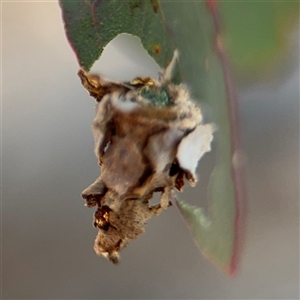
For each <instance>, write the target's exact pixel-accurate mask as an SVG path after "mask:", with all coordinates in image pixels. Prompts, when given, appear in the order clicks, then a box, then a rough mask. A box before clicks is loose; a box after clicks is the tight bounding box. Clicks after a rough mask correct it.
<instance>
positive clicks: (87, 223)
mask: <svg viewBox="0 0 300 300" xmlns="http://www.w3.org/2000/svg"><path fill="white" fill-rule="evenodd" d="M1 18H2V107H1V109H2V166H1V169H2V199H1V200H2V202H1V203H2V234H1V239H2V247H1V255H2V261H1V262H2V266H1V268H2V282H1V285H2V287H1V290H2V297H3V298H4V299H113V298H115V299H116V298H121V299H162V298H164V299H172V298H173V299H175V298H176V299H188V298H194V299H205V298H208V299H298V298H299V58H298V55H296V56H295V59H294V68H292V69H290V70H288V72H286V73H285V75H284V76H282V77H280V76H276V79H274V80H273V81H268V82H264V83H253V84H251V85H250V84H248V85H243V86H240V88H239V90H238V92H239V96H240V100H241V120H242V136H243V142H244V146H245V150H246V152H247V159H248V167H247V185H248V193H249V199H248V208H247V209H248V228H247V241H246V245H245V249H244V255H243V260H242V263H241V268H240V272H239V275H238V277H236V278H234V279H230V278H227V277H226V276H225V275H223V274H222V273H220V272H219V271H218V270H216V269H215V268H214V267H213V266H212V265H211V264H210V263H209V262H208V261H206V260H205V259H204V258H203V257H202V256H201V255H200V253H199V251H198V249H197V248H196V247H195V245H194V243H193V240H192V239H191V237H190V234H189V232H188V229H187V228H186V227H185V224H184V223H183V221H182V219H181V217H180V215H179V213H178V211H177V210H176V208H175V207H172V208H170V209H168V210H167V211H165V212H164V213H163V214H162V215H160V216H159V217H158V218H155V219H152V220H150V222H149V223H148V225H147V228H146V233H145V234H144V235H142V236H141V237H140V238H139V239H138V240H136V241H134V242H132V243H131V244H130V245H129V246H128V247H127V248H126V249H125V250H124V251H123V252H122V253H121V255H122V256H121V259H122V260H121V263H120V264H119V265H118V266H115V265H112V264H110V263H109V262H107V261H106V260H105V259H103V258H100V257H98V256H96V254H95V253H94V251H93V241H94V237H95V235H96V230H95V229H94V228H93V227H92V225H91V222H92V213H93V210H92V209H88V208H85V207H84V206H83V201H82V200H81V198H80V193H81V191H82V190H83V189H84V188H85V187H86V186H88V185H89V184H90V183H91V182H92V181H93V180H94V179H95V178H96V177H97V176H98V174H99V169H98V166H97V160H96V158H95V157H94V154H93V138H92V134H91V130H90V124H91V121H92V118H93V115H94V108H93V106H94V102H93V100H92V99H91V98H89V96H88V95H87V93H86V92H85V91H84V90H83V88H82V87H81V85H80V83H79V79H78V78H77V76H76V73H77V69H78V65H77V63H76V61H75V57H74V55H73V53H72V50H71V48H70V47H69V45H68V43H67V41H66V38H65V35H64V31H63V24H62V21H61V15H60V9H59V7H58V4H57V3H56V2H53V3H51V2H3V3H2V16H1ZM295 36H296V39H295V40H296V42H294V46H295V47H294V53H296V54H298V42H299V40H298V35H295ZM132 43H133V42H128V41H127V43H126V42H124V41H122V38H121V40H117V41H115V42H114V45H112V46H109V49H107V51H105V53H104V55H103V57H102V59H101V61H100V62H99V64H98V66H97V69H98V70H100V71H101V74H103V75H105V76H107V77H111V78H114V79H120V80H124V79H131V78H132V77H134V76H135V75H145V76H146V75H151V76H156V74H157V71H158V67H157V66H156V65H155V64H154V63H153V61H152V60H151V59H149V60H148V62H147V61H146V60H145V57H144V55H143V53H142V52H136V51H137V50H134V51H133V50H132V48H134V46H132ZM211 160H212V159H211V156H210V155H207V157H206V158H205V159H204V161H203V163H202V164H201V173H202V175H201V182H200V183H199V185H198V186H197V188H194V189H191V188H189V189H187V191H185V193H184V194H183V195H182V197H184V198H185V199H186V200H189V201H190V202H192V203H197V202H198V204H199V205H200V204H201V205H203V206H204V207H206V200H205V189H204V188H205V185H206V183H207V180H208V175H207V174H208V173H209V170H210V169H211ZM205 170H206V171H205ZM192 199H194V200H192ZM200 199H202V200H200Z"/></svg>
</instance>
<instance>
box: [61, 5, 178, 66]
mask: <svg viewBox="0 0 300 300" xmlns="http://www.w3.org/2000/svg"><path fill="white" fill-rule="evenodd" d="M60 6H61V8H62V14H63V19H64V23H65V30H66V34H67V37H68V39H69V42H70V44H71V46H72V48H73V50H74V52H75V54H76V56H77V59H78V62H79V64H80V66H81V67H83V68H84V69H85V70H86V71H88V70H89V69H90V68H91V66H92V65H93V63H94V62H95V61H96V60H97V59H98V58H99V56H100V54H101V53H102V51H103V48H104V47H105V46H106V45H107V44H108V43H109V42H110V41H111V40H112V39H113V38H115V37H116V36H117V35H118V34H120V33H129V34H132V35H135V36H138V37H139V38H140V39H141V42H142V44H143V46H144V48H145V49H146V50H147V51H148V53H149V54H150V55H151V56H153V58H154V59H155V60H156V62H157V63H158V64H159V65H161V66H165V65H167V62H169V61H170V60H171V58H172V55H173V48H174V47H173V46H172V45H171V43H170V39H169V38H168V34H167V31H166V29H165V27H164V25H163V21H162V16H161V14H160V11H159V10H158V3H157V1H155V0H152V1H150V0H146V1H143V0H122V1H120V0H109V1H108V0H78V1H69V0H60Z"/></svg>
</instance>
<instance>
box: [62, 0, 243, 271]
mask: <svg viewBox="0 0 300 300" xmlns="http://www.w3.org/2000/svg"><path fill="white" fill-rule="evenodd" d="M60 4H61V7H62V11H63V18H64V21H65V27H66V33H67V36H68V38H69V41H70V43H71V45H72V47H73V49H74V51H75V53H76V55H77V58H78V61H79V63H80V65H81V66H83V67H84V68H85V69H86V70H88V69H89V68H90V67H91V65H92V64H93V63H94V61H95V60H97V59H98V57H99V55H100V53H101V52H102V50H103V47H104V46H105V45H106V44H107V43H108V42H109V41H110V40H112V39H113V38H114V37H115V36H117V35H118V34H120V33H129V34H133V35H136V36H138V37H139V38H140V39H141V42H142V44H143V46H144V47H145V48H146V50H147V51H148V53H149V54H150V55H151V56H153V58H154V59H155V60H156V61H157V62H158V63H159V64H160V65H161V66H162V67H164V66H166V65H167V64H168V63H169V61H170V58H171V55H172V53H173V51H174V49H175V48H177V49H178V50H179V53H180V59H179V68H180V74H181V77H182V78H183V81H184V82H185V83H187V84H188V86H189V87H190V89H191V92H192V96H193V98H194V99H197V101H198V102H199V105H201V104H205V105H206V106H208V107H210V109H211V110H212V114H211V121H213V122H214V123H216V124H217V126H218V131H217V133H216V140H217V163H216V168H215V169H214V171H213V173H212V176H211V181H210V187H209V191H210V196H209V200H210V215H209V216H207V215H205V214H204V213H203V211H202V210H201V209H199V208H195V207H193V206H191V205H189V204H187V203H185V202H183V201H178V202H177V204H178V207H179V209H180V211H181V213H182V215H183V217H184V219H185V221H186V222H187V224H188V226H189V227H190V228H191V231H192V234H193V236H194V239H195V241H196V243H197V245H198V247H199V248H200V250H201V251H202V252H203V253H204V254H205V255H206V256H207V257H208V258H210V259H211V260H212V261H213V262H214V263H215V264H216V265H217V266H219V267H220V268H221V269H223V270H225V271H226V272H227V273H229V274H233V273H234V272H235V270H236V267H237V262H238V253H239V251H238V250H239V248H240V229H241V226H240V225H241V220H242V218H241V205H240V200H241V198H242V189H241V187H242V184H241V182H239V183H238V180H240V181H241V176H240V174H239V172H240V170H239V168H238V164H235V165H233V156H235V157H236V158H237V157H238V153H239V143H238V132H237V129H238V125H237V120H236V106H235V104H236V103H235V98H234V93H233V88H232V84H231V82H230V76H229V71H228V66H227V62H226V59H225V54H224V51H223V47H222V41H221V39H220V36H219V34H220V29H219V27H218V21H217V20H218V19H217V18H218V17H217V15H216V11H215V5H214V1H212V0H210V1H209V2H208V4H209V5H207V4H206V2H203V1H202V0H198V1H197V0H196V1H185V2H180V1H155V0H152V1H151V0H135V1H133V0H131V1H129V0H127V1H125V0H124V1H114V0H109V1H108V0H107V1H104V0H102V1H100V0H98V1H93V2H91V1H90V2H88V1H87V0H86V1H83V0H82V1H76V2H74V1H71V2H69V1H67V0H60ZM209 7H210V9H209ZM167 33H168V34H167ZM158 50H159V51H158Z"/></svg>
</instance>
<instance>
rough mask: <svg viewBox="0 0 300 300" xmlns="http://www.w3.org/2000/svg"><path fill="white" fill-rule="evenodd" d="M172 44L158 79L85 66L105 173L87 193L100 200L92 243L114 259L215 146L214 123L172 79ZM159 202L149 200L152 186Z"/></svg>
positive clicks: (89, 201) (93, 202) (89, 200)
mask: <svg viewBox="0 0 300 300" xmlns="http://www.w3.org/2000/svg"><path fill="white" fill-rule="evenodd" d="M177 59H178V53H177V51H175V53H174V57H173V59H172V61H171V63H170V64H169V66H168V67H167V68H166V70H164V72H163V73H161V74H160V77H159V80H158V81H155V80H153V79H152V78H135V79H134V80H132V81H131V82H125V83H120V82H114V81H112V80H107V79H104V78H102V77H99V76H97V75H91V74H88V73H86V72H85V71H84V70H82V69H81V70H80V71H79V72H78V75H79V77H80V79H81V81H82V84H83V86H84V87H85V89H86V90H87V91H88V92H89V93H90V95H91V96H92V97H94V98H95V99H96V101H97V104H96V115H95V118H94V121H93V124H92V130H93V135H94V139H95V154H96V156H97V158H98V162H99V165H100V167H101V175H100V177H98V178H97V179H96V181H95V182H94V183H93V184H91V185H90V186H89V187H88V188H86V189H85V190H84V191H83V192H82V197H83V198H84V199H85V202H86V205H87V206H88V207H93V206H96V207H97V211H96V212H95V214H94V226H95V227H96V228H98V229H99V231H98V235H97V237H96V241H95V245H94V249H95V251H96V253H97V254H99V255H103V256H105V257H106V258H107V259H109V260H110V261H112V262H113V263H117V262H118V261H119V252H120V250H121V249H122V248H124V247H125V246H126V245H127V244H128V243H129V242H130V241H131V240H132V239H135V238H137V237H138V236H139V235H140V234H142V233H143V232H144V230H145V229H144V226H145V224H146V221H147V220H148V219H149V218H151V216H152V215H158V214H160V213H161V211H162V210H164V209H166V208H167V207H168V206H170V205H171V201H170V200H171V197H172V194H173V193H174V192H173V189H177V190H178V191H182V189H183V186H184V178H186V179H187V180H188V181H189V183H190V184H191V185H194V184H195V183H196V180H197V177H196V174H195V169H196V167H197V164H198V161H199V160H200V158H201V157H202V156H203V154H204V153H206V152H208V151H210V144H211V141H212V139H213V131H214V126H213V124H202V114H201V111H200V108H199V107H197V106H196V105H195V104H194V102H193V101H192V100H191V99H190V95H189V92H188V90H187V89H186V88H185V87H184V86H183V85H176V84H174V83H172V81H171V79H172V73H173V70H174V66H175V64H176V61H177ZM155 192H159V193H161V197H160V203H158V204H156V205H154V206H150V203H149V202H150V199H151V198H152V196H153V193H155Z"/></svg>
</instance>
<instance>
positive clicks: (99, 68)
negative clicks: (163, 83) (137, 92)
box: [91, 33, 160, 81]
mask: <svg viewBox="0 0 300 300" xmlns="http://www.w3.org/2000/svg"><path fill="white" fill-rule="evenodd" d="M159 71H160V67H159V65H158V64H157V63H156V62H155V61H154V59H153V58H152V57H150V56H149V54H148V53H147V51H146V50H145V48H144V47H143V45H142V44H141V41H140V39H139V38H138V37H135V36H133V35H130V34H126V33H122V34H119V35H118V36H116V37H115V38H114V39H113V40H112V41H110V42H109V43H108V44H107V46H106V47H105V48H104V50H103V52H102V55H101V56H100V59H98V60H97V61H96V62H95V63H94V65H93V66H92V68H91V73H96V74H101V75H102V76H103V77H106V78H111V79H114V80H118V81H130V80H132V79H133V78H135V77H151V78H154V79H156V78H157V77H158V72H159Z"/></svg>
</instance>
